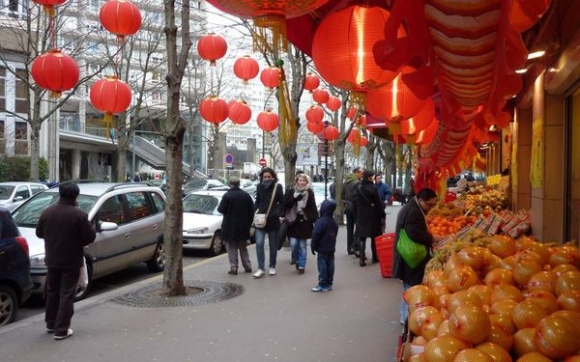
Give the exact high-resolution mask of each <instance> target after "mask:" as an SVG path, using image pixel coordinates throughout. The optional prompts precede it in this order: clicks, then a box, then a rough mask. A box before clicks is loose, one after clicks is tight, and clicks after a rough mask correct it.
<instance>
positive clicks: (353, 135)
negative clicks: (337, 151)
mask: <svg viewBox="0 0 580 362" xmlns="http://www.w3.org/2000/svg"><path fill="white" fill-rule="evenodd" d="M346 140H347V141H348V142H349V143H350V144H352V146H353V150H352V151H353V153H354V154H355V155H356V156H358V155H360V148H361V146H362V134H361V130H360V129H359V128H358V127H354V128H353V129H351V130H350V132H349V134H348V136H347V137H346Z"/></svg>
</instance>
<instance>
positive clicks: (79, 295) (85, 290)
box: [75, 260, 93, 302]
mask: <svg viewBox="0 0 580 362" xmlns="http://www.w3.org/2000/svg"><path fill="white" fill-rule="evenodd" d="M86 262H87V278H88V280H89V282H88V283H87V286H86V287H82V286H80V285H77V292H76V293H75V302H78V301H79V300H83V299H85V298H86V297H87V295H89V291H90V290H91V286H92V285H93V265H92V264H91V263H90V262H89V261H88V260H87V261H86Z"/></svg>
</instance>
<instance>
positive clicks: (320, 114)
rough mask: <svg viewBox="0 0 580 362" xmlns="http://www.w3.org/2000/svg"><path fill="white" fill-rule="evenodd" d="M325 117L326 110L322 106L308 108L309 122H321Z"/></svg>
mask: <svg viewBox="0 0 580 362" xmlns="http://www.w3.org/2000/svg"><path fill="white" fill-rule="evenodd" d="M323 118H324V110H323V109H322V107H320V106H311V107H310V108H308V109H307V110H306V119H307V120H308V122H312V123H321V122H322V119H323Z"/></svg>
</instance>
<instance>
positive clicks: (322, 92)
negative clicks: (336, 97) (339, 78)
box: [312, 88, 330, 104]
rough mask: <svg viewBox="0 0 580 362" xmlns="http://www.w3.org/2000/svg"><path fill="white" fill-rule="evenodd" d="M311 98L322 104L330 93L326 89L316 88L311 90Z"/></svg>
mask: <svg viewBox="0 0 580 362" xmlns="http://www.w3.org/2000/svg"><path fill="white" fill-rule="evenodd" d="M312 99H313V100H314V101H315V102H316V103H318V104H324V103H326V102H328V100H329V99H330V93H328V91H327V90H326V89H323V88H316V89H315V90H314V91H313V92H312Z"/></svg>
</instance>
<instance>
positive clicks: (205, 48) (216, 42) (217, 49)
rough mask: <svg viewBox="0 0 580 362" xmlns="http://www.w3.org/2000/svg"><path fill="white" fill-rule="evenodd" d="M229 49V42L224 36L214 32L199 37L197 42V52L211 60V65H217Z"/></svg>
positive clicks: (202, 57)
mask: <svg viewBox="0 0 580 362" xmlns="http://www.w3.org/2000/svg"><path fill="white" fill-rule="evenodd" d="M227 51H228V43H227V42H226V40H225V39H224V37H223V36H221V35H217V34H214V33H209V34H207V35H204V36H202V37H201V38H199V40H198V42H197V54H199V56H200V57H201V59H203V60H207V61H208V62H210V63H209V64H210V65H211V66H215V64H216V61H217V60H218V59H221V58H222V57H223V56H224V55H226V52H227Z"/></svg>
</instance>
